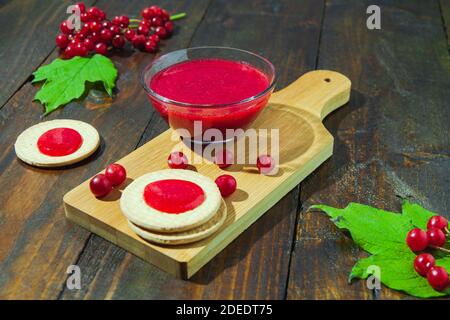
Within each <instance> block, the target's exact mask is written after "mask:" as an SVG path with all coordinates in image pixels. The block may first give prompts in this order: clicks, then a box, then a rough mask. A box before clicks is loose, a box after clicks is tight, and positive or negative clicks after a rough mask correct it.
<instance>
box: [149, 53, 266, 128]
mask: <svg viewBox="0 0 450 320" xmlns="http://www.w3.org/2000/svg"><path fill="white" fill-rule="evenodd" d="M147 85H148V86H149V87H150V88H151V89H152V90H153V91H154V92H156V93H157V94H159V95H160V96H162V97H165V98H168V99H171V100H174V101H178V102H182V103H184V104H187V105H185V106H183V107H177V106H175V105H171V104H167V103H163V102H161V101H159V100H157V99H154V98H153V97H152V96H149V97H150V99H151V101H152V103H153V106H154V107H155V108H156V109H157V110H158V111H159V113H160V114H161V115H162V116H163V117H164V118H165V119H167V120H168V122H169V124H170V126H171V127H172V128H175V129H178V128H183V129H187V130H188V131H189V132H190V134H191V136H193V134H194V133H195V132H194V121H201V123H202V131H203V132H204V131H205V130H207V129H210V128H214V129H218V130H220V131H221V132H222V133H223V134H225V132H226V131H225V130H226V129H237V128H242V129H245V128H246V127H247V126H248V125H249V124H250V123H251V122H253V120H254V119H255V118H256V117H257V115H258V114H259V112H260V111H261V110H262V109H263V108H264V106H265V105H266V104H267V101H268V99H269V96H270V94H264V95H262V96H260V97H258V98H255V100H250V101H246V99H249V98H251V97H254V96H257V95H259V94H261V93H262V92H264V90H266V89H267V88H268V87H269V86H270V79H269V78H268V76H266V75H265V74H264V73H263V72H262V71H260V70H258V69H257V68H255V67H253V66H251V65H249V64H246V63H241V62H238V61H232V60H225V59H199V60H191V61H185V62H181V63H178V64H174V65H172V66H170V67H168V68H166V69H163V70H161V71H159V72H158V73H156V74H155V75H154V76H153V77H152V78H151V79H150V80H149V82H148V83H147ZM199 105H201V106H203V107H201V108H199V107H198V106H199ZM216 105H227V107H226V108H216V107H206V106H216Z"/></svg>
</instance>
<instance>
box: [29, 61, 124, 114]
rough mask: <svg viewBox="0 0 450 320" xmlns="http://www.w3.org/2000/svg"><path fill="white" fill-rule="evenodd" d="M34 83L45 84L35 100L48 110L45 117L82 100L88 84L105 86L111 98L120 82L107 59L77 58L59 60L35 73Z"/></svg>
mask: <svg viewBox="0 0 450 320" xmlns="http://www.w3.org/2000/svg"><path fill="white" fill-rule="evenodd" d="M33 75H34V79H33V83H35V82H39V81H43V80H45V83H44V85H43V86H42V88H41V89H40V90H39V91H38V92H37V93H36V95H35V97H34V100H38V101H40V102H41V103H42V104H43V105H44V106H45V115H47V114H49V113H50V112H52V111H54V110H56V109H57V108H58V107H60V106H62V105H65V104H67V103H69V102H70V101H72V100H74V99H77V98H79V97H81V96H82V95H83V93H84V91H85V88H86V87H85V85H86V82H92V83H94V82H102V83H103V86H104V88H105V90H106V92H107V93H108V94H109V95H110V96H111V95H112V90H113V88H114V87H115V81H116V78H117V69H116V68H115V67H114V64H113V62H112V61H111V60H110V59H108V58H107V57H105V56H102V55H100V54H96V55H94V56H92V57H87V58H83V57H74V58H72V59H70V60H62V59H55V60H54V61H53V62H52V63H51V64H49V65H46V66H42V67H40V68H39V69H38V70H36V72H34V73H33Z"/></svg>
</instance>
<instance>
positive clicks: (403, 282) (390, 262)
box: [349, 252, 450, 298]
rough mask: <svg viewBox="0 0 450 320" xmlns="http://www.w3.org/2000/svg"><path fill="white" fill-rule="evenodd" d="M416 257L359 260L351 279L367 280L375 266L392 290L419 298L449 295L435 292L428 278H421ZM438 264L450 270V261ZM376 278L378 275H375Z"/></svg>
mask: <svg viewBox="0 0 450 320" xmlns="http://www.w3.org/2000/svg"><path fill="white" fill-rule="evenodd" d="M414 258H415V255H414V254H413V253H412V252H411V253H410V254H408V255H394V254H393V253H392V255H389V254H383V255H373V256H370V257H368V258H365V259H361V260H359V261H358V262H357V263H356V265H355V266H354V267H353V269H352V271H351V273H350V276H349V278H350V279H353V278H361V279H366V278H367V277H368V276H370V275H371V272H370V271H371V270H373V266H376V267H378V268H379V271H380V274H379V276H380V279H379V280H380V281H381V282H382V283H383V284H385V285H386V286H388V287H389V288H391V289H395V290H399V291H403V292H405V293H407V294H410V295H413V296H416V297H419V298H432V297H441V296H445V295H447V294H449V293H450V292H449V291H448V290H447V291H446V292H439V291H436V290H434V289H433V288H432V287H431V286H430V285H429V284H428V281H427V279H426V278H424V277H421V276H420V275H419V274H418V273H417V272H416V271H415V270H414V266H413V261H414ZM436 264H437V265H440V266H447V267H446V269H447V270H450V259H449V258H446V259H436ZM374 276H376V274H375V275H374Z"/></svg>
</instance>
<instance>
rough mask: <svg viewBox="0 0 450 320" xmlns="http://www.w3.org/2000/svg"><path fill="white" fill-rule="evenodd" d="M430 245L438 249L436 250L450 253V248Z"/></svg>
mask: <svg viewBox="0 0 450 320" xmlns="http://www.w3.org/2000/svg"><path fill="white" fill-rule="evenodd" d="M430 247H431V248H433V249H436V250H440V251H442V252H446V253H450V250H449V249H447V248H443V247H438V246H430Z"/></svg>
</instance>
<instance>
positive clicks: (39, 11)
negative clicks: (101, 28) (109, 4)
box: [0, 0, 93, 109]
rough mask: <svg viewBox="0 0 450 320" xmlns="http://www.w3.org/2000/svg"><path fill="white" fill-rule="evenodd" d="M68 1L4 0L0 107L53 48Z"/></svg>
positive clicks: (1, 8)
mask: <svg viewBox="0 0 450 320" xmlns="http://www.w3.org/2000/svg"><path fill="white" fill-rule="evenodd" d="M71 3H72V1H69V0H65V1H42V0H30V1H27V2H26V3H24V2H21V1H6V2H5V3H3V4H2V5H1V6H0V21H1V22H2V28H1V29H0V51H1V62H2V63H1V65H0V109H1V108H2V107H3V106H4V104H5V102H6V101H7V100H8V99H9V98H10V97H11V96H12V95H13V94H14V93H15V92H16V91H17V90H18V89H19V88H20V86H22V85H23V84H24V83H25V82H26V81H27V79H28V78H29V76H30V74H31V73H32V72H33V71H34V70H35V69H36V67H37V66H39V65H40V64H41V63H42V62H44V60H45V59H46V58H47V56H48V55H49V54H50V53H51V52H52V50H53V49H54V48H55V37H56V34H57V33H58V31H59V23H60V22H61V21H62V20H63V19H64V17H65V15H66V8H67V6H69V5H70V4H71ZM89 3H93V1H86V4H89Z"/></svg>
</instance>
